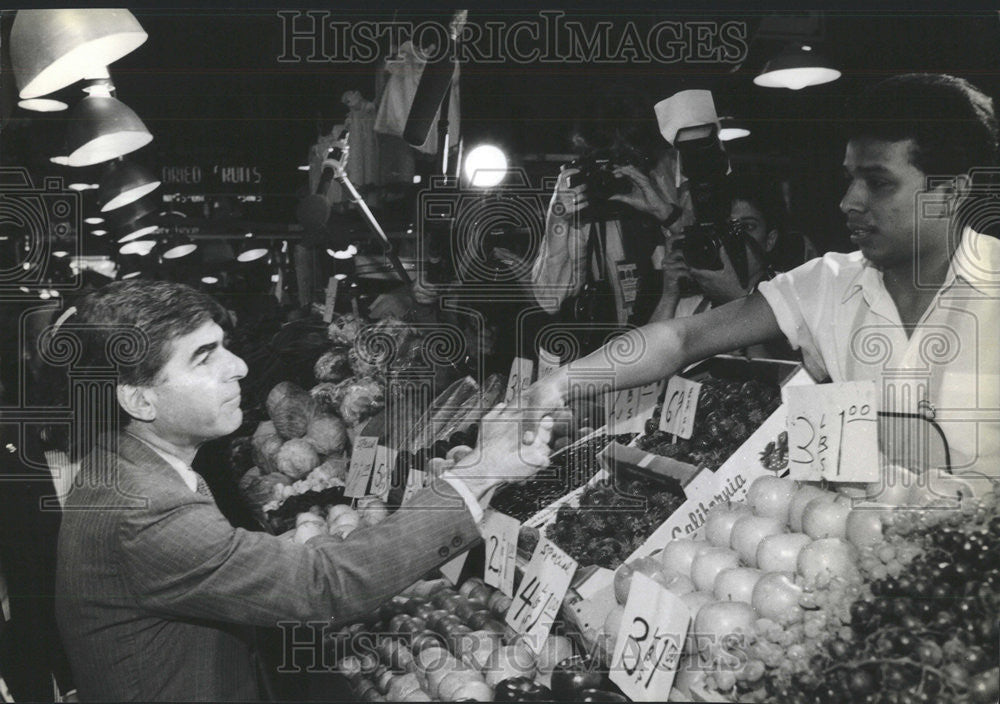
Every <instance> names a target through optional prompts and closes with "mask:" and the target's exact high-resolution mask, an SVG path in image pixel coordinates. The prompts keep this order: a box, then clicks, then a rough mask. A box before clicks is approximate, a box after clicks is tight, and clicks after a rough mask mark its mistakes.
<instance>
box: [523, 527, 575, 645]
mask: <svg viewBox="0 0 1000 704" xmlns="http://www.w3.org/2000/svg"><path fill="white" fill-rule="evenodd" d="M575 572H576V560H574V559H573V558H572V557H570V556H569V555H567V554H566V553H564V552H563V551H562V550H560V549H559V547H558V546H557V545H556V544H555V543H553V542H552V541H551V540H549V539H547V538H544V537H543V538H542V539H541V540H539V541H538V545H537V546H536V547H535V552H534V554H533V555H532V556H531V561H530V562H529V563H528V566H527V567H526V568H525V570H524V576H523V577H522V578H521V583H520V584H519V585H518V587H517V592H516V593H515V595H514V601H513V603H511V605H510V609H509V610H508V611H507V625H508V626H510V627H511V628H513V629H514V630H515V631H517V632H518V633H520V634H522V635H524V636H527V638H526V639H525V642H526V643H528V644H529V645H530V646H531V647H532V648H535V651H536V653H537V652H538V650H539V648H540V647H541V646H542V644H543V643H544V642H545V639H546V637H548V635H549V631H550V630H552V623H553V621H555V618H556V615H557V614H558V613H559V607H560V606H562V602H563V598H564V597H565V596H566V590H567V589H569V584H570V582H571V581H572V580H573V574H574V573H575Z"/></svg>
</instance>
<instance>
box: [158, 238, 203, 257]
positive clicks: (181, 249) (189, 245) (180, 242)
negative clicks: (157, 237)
mask: <svg viewBox="0 0 1000 704" xmlns="http://www.w3.org/2000/svg"><path fill="white" fill-rule="evenodd" d="M197 249H198V245H197V244H196V243H194V242H192V241H191V239H190V238H189V237H183V236H181V235H172V236H170V237H167V238H166V239H165V240H164V241H163V253H162V254H161V255H160V256H162V257H163V258H164V259H180V258H182V257H186V256H188V255H189V254H191V253H192V252H194V251H196V250H197Z"/></svg>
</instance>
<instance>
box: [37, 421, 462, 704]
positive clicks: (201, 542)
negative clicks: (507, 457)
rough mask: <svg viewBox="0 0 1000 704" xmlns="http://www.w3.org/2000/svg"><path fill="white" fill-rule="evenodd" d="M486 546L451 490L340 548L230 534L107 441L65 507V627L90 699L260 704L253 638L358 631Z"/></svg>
mask: <svg viewBox="0 0 1000 704" xmlns="http://www.w3.org/2000/svg"><path fill="white" fill-rule="evenodd" d="M478 538H479V532H478V529H477V528H476V525H475V523H474V522H473V520H472V517H471V514H470V513H469V511H468V509H467V508H466V506H465V504H464V502H463V501H462V499H461V498H460V497H459V496H458V494H457V493H456V492H455V491H454V489H452V488H451V487H450V486H448V485H447V483H444V482H442V483H436V484H433V485H432V486H431V487H428V488H427V489H425V490H423V491H421V492H420V493H419V494H417V495H416V496H414V497H413V500H412V502H411V503H408V504H407V506H406V508H405V509H403V510H400V511H397V512H396V513H394V514H393V515H392V516H390V517H389V518H387V519H386V520H385V521H383V522H382V523H380V524H379V525H378V526H377V527H373V528H364V529H360V530H357V531H355V532H354V533H352V534H351V536H350V537H349V538H348V539H347V540H344V541H340V540H339V539H336V538H315V539H313V540H312V541H310V543H309V544H307V545H299V544H296V543H294V542H291V541H288V540H285V539H281V538H278V537H275V536H272V535H268V534H264V533H254V532H249V531H245V530H243V529H240V528H233V527H232V526H231V525H230V524H229V522H228V521H227V520H226V519H225V518H224V517H223V516H222V514H221V513H219V511H218V509H217V508H216V506H215V503H214V502H213V500H212V499H211V498H209V497H206V496H201V495H199V494H197V493H194V492H192V491H191V490H190V489H189V488H188V487H187V485H186V484H184V481H183V480H182V479H181V477H180V475H179V474H178V473H177V472H176V471H175V470H174V469H173V468H172V467H170V465H168V464H167V463H166V462H165V461H164V460H163V459H162V458H161V457H159V456H158V455H157V454H156V453H155V452H153V451H152V450H151V449H150V448H149V447H147V446H146V445H145V444H144V443H142V442H141V441H139V440H137V439H135V438H133V437H131V436H129V435H127V434H124V433H123V434H120V435H118V436H114V437H112V436H106V437H105V438H103V439H102V440H101V442H100V443H99V444H98V446H97V447H96V448H95V450H94V451H93V452H92V453H91V454H90V455H89V456H88V457H87V459H86V460H85V461H84V463H83V465H82V467H81V470H80V473H79V475H78V480H77V482H76V484H75V485H74V489H73V490H72V491H71V493H70V495H69V497H68V498H67V502H66V506H65V513H64V518H63V522H62V527H61V530H60V534H59V553H58V570H57V581H56V615H57V618H58V622H59V628H60V632H61V633H62V636H63V640H64V642H65V645H66V649H67V651H68V653H69V657H70V662H71V664H72V667H73V672H74V674H75V676H76V683H77V686H78V689H79V694H80V697H81V699H84V700H102V701H112V700H114V701H120V700H143V701H153V700H160V701H163V700H188V701H192V700H233V699H241V700H247V699H256V698H259V693H258V690H257V684H256V677H255V672H254V668H253V663H252V658H251V647H250V642H251V636H250V628H249V627H251V626H270V627H274V626H275V625H276V623H277V622H278V621H301V622H303V623H305V622H308V621H328V620H332V621H334V622H340V623H343V622H346V621H349V620H351V619H354V618H357V617H359V616H361V615H363V614H366V613H368V612H371V611H372V610H374V609H375V608H376V607H377V606H378V605H379V604H380V603H382V602H384V601H386V600H387V599H389V598H391V597H392V596H393V595H394V594H397V593H399V592H400V591H402V590H403V589H405V588H406V587H407V586H409V585H410V584H412V583H413V582H414V581H415V580H417V579H419V578H420V577H421V576H423V575H424V574H426V573H427V572H428V571H429V570H432V569H434V568H435V567H438V566H439V565H441V564H442V563H444V562H445V561H447V560H449V559H450V558H451V557H453V556H454V555H455V554H456V553H458V552H461V551H463V550H465V549H466V548H468V547H469V546H471V545H472V544H473V543H474V542H475V541H476V540H478Z"/></svg>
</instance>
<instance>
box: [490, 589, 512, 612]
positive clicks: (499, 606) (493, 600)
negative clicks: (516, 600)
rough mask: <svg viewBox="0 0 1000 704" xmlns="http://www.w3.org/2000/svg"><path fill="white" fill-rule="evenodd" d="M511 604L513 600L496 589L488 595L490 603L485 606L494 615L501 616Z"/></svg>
mask: <svg viewBox="0 0 1000 704" xmlns="http://www.w3.org/2000/svg"><path fill="white" fill-rule="evenodd" d="M512 602H513V599H511V598H510V597H509V596H507V595H506V594H504V593H503V592H502V591H500V590H499V589H497V590H496V591H495V592H493V594H492V595H490V601H489V603H488V604H487V605H486V606H487V608H488V609H489V610H490V611H491V612H493V613H494V614H499V615H503V614H506V613H507V609H509V608H510V605H511V603H512Z"/></svg>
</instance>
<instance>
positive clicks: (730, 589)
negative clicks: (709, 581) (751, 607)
mask: <svg viewBox="0 0 1000 704" xmlns="http://www.w3.org/2000/svg"><path fill="white" fill-rule="evenodd" d="M763 576H764V573H763V572H761V571H760V570H758V569H754V568H753V567H730V568H729V569H725V570H722V571H721V572H719V574H718V576H717V577H716V578H715V586H714V589H713V591H712V593H713V594H714V595H715V598H716V599H718V600H719V601H743V602H746V603H747V604H749V603H750V598H751V597H752V596H753V588H754V587H755V586H756V585H757V580H759V579H760V578H761V577H763Z"/></svg>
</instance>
